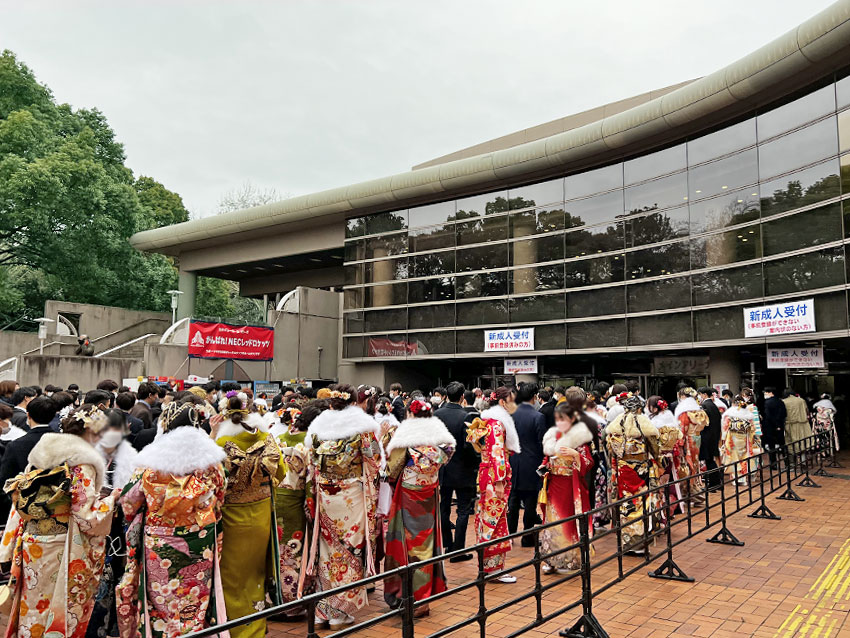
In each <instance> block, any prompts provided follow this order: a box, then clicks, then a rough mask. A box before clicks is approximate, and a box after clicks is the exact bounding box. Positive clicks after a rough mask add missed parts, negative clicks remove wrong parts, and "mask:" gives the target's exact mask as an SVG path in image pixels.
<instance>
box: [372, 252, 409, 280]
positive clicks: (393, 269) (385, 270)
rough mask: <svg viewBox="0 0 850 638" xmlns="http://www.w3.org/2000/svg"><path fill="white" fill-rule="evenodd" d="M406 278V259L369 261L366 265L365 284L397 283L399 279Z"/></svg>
mask: <svg viewBox="0 0 850 638" xmlns="http://www.w3.org/2000/svg"><path fill="white" fill-rule="evenodd" d="M407 276H408V270H407V257H402V258H401V259H385V260H383V261H370V262H369V263H367V264H366V283H367V284H372V283H377V282H379V281H399V280H400V279H407Z"/></svg>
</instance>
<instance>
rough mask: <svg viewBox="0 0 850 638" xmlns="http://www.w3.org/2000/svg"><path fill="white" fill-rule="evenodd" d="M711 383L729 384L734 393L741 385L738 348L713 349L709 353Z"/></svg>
mask: <svg viewBox="0 0 850 638" xmlns="http://www.w3.org/2000/svg"><path fill="white" fill-rule="evenodd" d="M708 378H709V383H711V385H714V384H715V383H728V384H729V388H730V389H731V390H732V392H736V393H737V392H738V390H740V385H741V364H740V359H739V354H738V349H737V348H711V349H710V350H709V351H708Z"/></svg>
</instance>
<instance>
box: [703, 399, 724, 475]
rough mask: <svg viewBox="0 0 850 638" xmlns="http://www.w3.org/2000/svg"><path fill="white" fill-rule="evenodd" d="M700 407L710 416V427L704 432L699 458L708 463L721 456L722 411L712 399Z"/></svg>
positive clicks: (704, 429)
mask: <svg viewBox="0 0 850 638" xmlns="http://www.w3.org/2000/svg"><path fill="white" fill-rule="evenodd" d="M699 407H701V408H702V410H703V412H705V413H706V414H707V415H708V425H706V426H705V428H703V430H702V437H701V440H700V444H699V457H700V459H702V460H703V461H707V460H709V459H713V458H715V457H717V456H720V450H719V448H720V419H721V417H720V410H718V409H717V406H716V405H714V401H712V400H711V399H706V400H705V401H703V402H702V403H701V404H700V406H699Z"/></svg>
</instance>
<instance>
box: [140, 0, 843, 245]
mask: <svg viewBox="0 0 850 638" xmlns="http://www.w3.org/2000/svg"><path fill="white" fill-rule="evenodd" d="M848 65H850V0H839V1H838V2H836V3H834V4H832V5H830V6H829V7H827V8H826V9H825V10H823V11H821V12H820V13H818V14H817V15H815V16H813V17H812V18H810V19H809V20H806V21H805V22H804V23H803V24H801V25H800V26H798V27H797V28H795V29H792V30H791V31H789V32H788V33H786V34H784V35H782V36H780V37H779V38H777V39H775V40H774V41H772V42H770V43H769V44H766V45H764V46H763V47H761V48H760V49H758V50H756V51H754V52H753V53H751V54H750V55H748V56H746V57H744V58H741V59H740V60H737V61H736V62H734V63H732V64H730V65H729V66H727V67H725V68H723V69H720V70H719V71H716V72H714V73H712V74H710V75H707V76H705V77H703V78H701V79H699V80H696V81H694V82H692V83H690V84H687V85H686V86H683V87H682V88H679V89H676V90H674V91H672V92H670V93H667V94H666V95H663V96H661V97H658V98H656V99H653V100H651V101H649V102H646V103H644V104H641V105H639V106H636V107H634V108H631V109H628V110H626V111H623V112H622V113H617V114H615V115H611V116H609V117H605V118H603V119H600V120H598V121H596V122H593V123H590V124H586V125H585V126H581V127H579V128H576V129H572V130H569V131H566V132H563V133H558V134H556V135H552V136H550V137H545V138H542V139H539V140H535V141H532V142H528V143H526V144H521V145H519V146H514V147H511V148H507V149H504V150H499V151H494V152H492V153H484V154H481V155H477V156H474V157H469V158H466V159H460V160H456V161H452V162H447V163H445V164H440V165H437V166H432V167H428V168H422V169H419V170H413V171H408V172H404V173H399V174H397V175H391V176H389V177H383V178H379V179H374V180H370V181H366V182H361V183H359V184H352V185H350V186H343V187H340V188H334V189H331V190H326V191H321V192H318V193H313V194H311V195H304V196H301V197H294V198H292V199H287V200H284V201H281V202H275V203H273V204H266V205H264V206H257V207H255V208H247V209H244V210H239V211H234V212H230V213H223V214H220V215H216V216H213V217H206V218H203V219H195V220H192V221H188V222H184V223H182V224H177V225H174V226H168V227H164V228H158V229H155V230H147V231H143V232H140V233H136V234H135V235H133V237H132V238H131V239H130V241H131V243H132V245H133V246H135V247H136V248H138V249H140V250H146V251H154V252H163V253H167V254H179V253H180V252H181V250H182V247H187V245H190V244H194V243H196V242H210V243H224V242H226V241H230V240H232V239H233V236H234V234H235V233H241V232H251V231H256V230H258V229H263V230H264V232H266V233H268V232H269V231H270V229H271V227H273V226H277V225H282V224H289V223H291V222H297V221H301V220H305V219H314V218H316V217H320V216H326V215H331V216H334V217H337V218H342V217H344V216H352V215H353V214H367V213H372V212H378V211H384V210H393V209H398V208H404V207H406V206H412V205H418V204H421V203H425V202H436V201H441V200H443V199H448V198H451V197H457V196H462V195H465V194H472V193H476V192H484V191H487V190H494V189H497V188H500V187H504V186H512V185H519V184H523V183H529V182H533V181H536V180H539V179H545V178H547V177H551V176H554V175H560V174H565V173H569V172H575V171H578V170H583V169H587V168H591V167H593V166H598V165H602V164H605V163H608V162H611V161H614V160H616V159H618V158H622V157H625V156H629V155H633V154H637V153H641V152H645V151H647V150H648V149H651V148H654V147H658V146H661V145H664V144H667V143H669V142H671V141H673V140H676V139H682V138H684V137H686V136H689V135H694V134H698V133H700V132H702V131H705V130H707V129H709V128H711V127H714V126H717V125H718V124H720V123H722V122H724V121H726V120H730V119H732V118H735V117H737V116H739V115H741V114H743V113H746V112H748V111H751V110H753V109H754V108H758V107H760V106H764V105H767V104H770V103H771V102H774V101H776V100H778V99H780V98H782V97H784V96H785V95H788V94H791V93H793V92H795V91H796V90H798V89H800V88H802V87H804V86H806V85H808V84H811V83H812V82H814V81H816V80H818V79H819V78H821V77H823V76H824V75H826V74H828V73H830V72H832V71H835V70H837V69H840V68H843V67H846V66H848ZM192 248H197V245H195V246H192Z"/></svg>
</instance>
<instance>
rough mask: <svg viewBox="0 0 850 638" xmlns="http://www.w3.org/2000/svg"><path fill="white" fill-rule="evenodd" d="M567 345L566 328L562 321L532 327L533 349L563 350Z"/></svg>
mask: <svg viewBox="0 0 850 638" xmlns="http://www.w3.org/2000/svg"><path fill="white" fill-rule="evenodd" d="M566 347H567V330H566V325H565V324H563V323H551V324H547V325H545V326H535V327H534V349H535V350H564V349H566Z"/></svg>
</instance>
